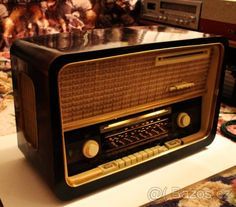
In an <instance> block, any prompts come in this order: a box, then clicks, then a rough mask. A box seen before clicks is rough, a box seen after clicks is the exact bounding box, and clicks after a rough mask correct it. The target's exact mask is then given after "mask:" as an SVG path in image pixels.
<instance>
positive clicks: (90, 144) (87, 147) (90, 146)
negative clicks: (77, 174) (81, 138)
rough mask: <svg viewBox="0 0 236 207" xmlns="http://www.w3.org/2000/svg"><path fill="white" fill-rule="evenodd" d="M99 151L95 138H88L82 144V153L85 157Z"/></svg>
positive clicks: (94, 154) (91, 156)
mask: <svg viewBox="0 0 236 207" xmlns="http://www.w3.org/2000/svg"><path fill="white" fill-rule="evenodd" d="M98 152H99V144H98V143H97V142H96V141H95V140H88V141H87V142H85V144H84V146H83V155H84V156H85V157H87V158H93V157H95V156H96V155H97V154H98Z"/></svg>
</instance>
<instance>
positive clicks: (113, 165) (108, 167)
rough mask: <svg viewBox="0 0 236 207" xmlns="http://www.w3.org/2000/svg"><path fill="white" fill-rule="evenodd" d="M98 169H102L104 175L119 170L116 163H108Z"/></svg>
mask: <svg viewBox="0 0 236 207" xmlns="http://www.w3.org/2000/svg"><path fill="white" fill-rule="evenodd" d="M98 167H99V168H100V169H102V171H103V173H104V174H107V173H111V172H114V171H116V170H118V169H119V166H118V163H117V162H116V161H112V162H108V163H105V164H103V165H99V166H98Z"/></svg>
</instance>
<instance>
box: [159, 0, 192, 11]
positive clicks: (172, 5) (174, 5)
mask: <svg viewBox="0 0 236 207" xmlns="http://www.w3.org/2000/svg"><path fill="white" fill-rule="evenodd" d="M161 8H162V9H170V10H175V11H183V12H188V13H196V6H194V5H186V4H177V3H170V2H161Z"/></svg>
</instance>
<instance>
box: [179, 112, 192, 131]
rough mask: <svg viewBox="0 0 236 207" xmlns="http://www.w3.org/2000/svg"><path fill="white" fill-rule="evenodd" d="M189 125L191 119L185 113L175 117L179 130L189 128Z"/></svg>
mask: <svg viewBox="0 0 236 207" xmlns="http://www.w3.org/2000/svg"><path fill="white" fill-rule="evenodd" d="M190 123H191V117H190V116H189V115H188V114H187V113H185V112H181V113H179V115H178V117H177V125H178V126H179V127H181V128H185V127H187V126H189V125H190Z"/></svg>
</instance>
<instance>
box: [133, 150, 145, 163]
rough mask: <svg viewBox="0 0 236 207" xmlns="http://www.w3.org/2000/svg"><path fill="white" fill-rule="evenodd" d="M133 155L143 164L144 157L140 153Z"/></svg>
mask: <svg viewBox="0 0 236 207" xmlns="http://www.w3.org/2000/svg"><path fill="white" fill-rule="evenodd" d="M133 155H134V156H135V157H136V159H137V162H141V161H142V160H143V156H142V154H141V153H140V152H136V153H134V154H133Z"/></svg>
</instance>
